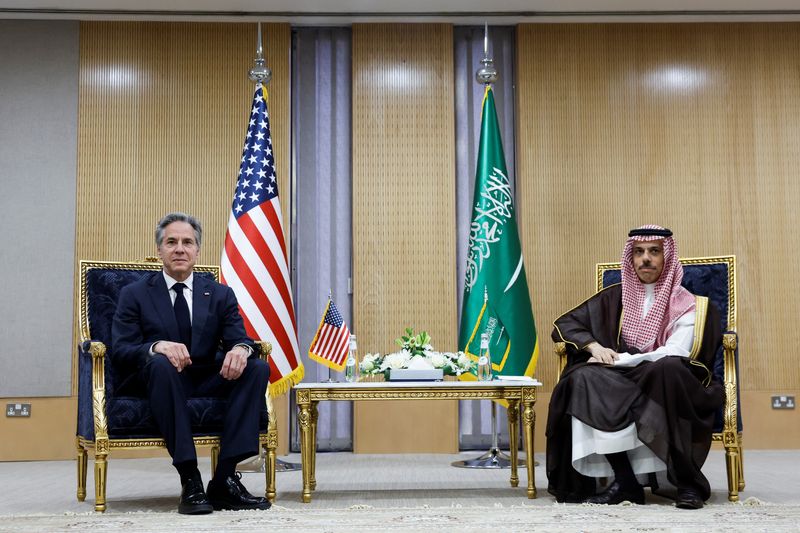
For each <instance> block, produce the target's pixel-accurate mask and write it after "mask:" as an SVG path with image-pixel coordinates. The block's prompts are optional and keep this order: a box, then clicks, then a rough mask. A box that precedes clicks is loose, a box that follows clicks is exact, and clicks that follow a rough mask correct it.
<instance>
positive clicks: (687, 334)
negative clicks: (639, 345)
mask: <svg viewBox="0 0 800 533" xmlns="http://www.w3.org/2000/svg"><path fill="white" fill-rule="evenodd" d="M695 315H696V313H695V312H694V311H690V312H688V313H686V314H684V315H683V316H682V317H680V318H679V319H678V320H676V321H675V326H674V327H673V329H672V335H670V336H669V338H668V339H667V342H666V344H664V346H660V347H659V348H657V349H655V350H653V351H652V352H645V353H637V354H629V353H627V352H623V353H621V354H619V359H618V360H616V361H614V366H626V367H627V366H636V365H638V364H639V363H641V362H642V361H656V360H658V359H661V358H662V357H666V356H668V355H678V356H681V357H689V354H690V353H691V352H692V345H693V344H694V321H695Z"/></svg>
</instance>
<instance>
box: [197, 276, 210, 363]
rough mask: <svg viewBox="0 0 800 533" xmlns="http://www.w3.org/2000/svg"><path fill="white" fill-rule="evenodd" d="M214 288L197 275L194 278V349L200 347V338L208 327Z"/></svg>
mask: <svg viewBox="0 0 800 533" xmlns="http://www.w3.org/2000/svg"><path fill="white" fill-rule="evenodd" d="M213 289H214V288H213V287H212V286H211V284H210V283H208V281H207V280H206V279H204V278H202V277H200V276H198V275H197V273H196V272H195V276H194V287H193V291H192V348H193V349H197V348H198V347H199V342H200V338H201V336H202V335H203V328H205V326H206V319H207V318H208V307H209V305H210V304H211V294H212V293H213Z"/></svg>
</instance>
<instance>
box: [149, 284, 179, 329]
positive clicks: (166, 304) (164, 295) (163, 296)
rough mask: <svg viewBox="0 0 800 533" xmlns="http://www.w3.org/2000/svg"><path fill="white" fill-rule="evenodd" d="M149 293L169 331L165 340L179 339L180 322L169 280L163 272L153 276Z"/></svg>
mask: <svg viewBox="0 0 800 533" xmlns="http://www.w3.org/2000/svg"><path fill="white" fill-rule="evenodd" d="M149 293H150V300H151V301H152V302H153V307H155V309H156V312H157V313H158V316H159V318H160V319H161V323H162V324H163V325H164V328H165V329H166V331H167V337H168V338H167V339H164V340H171V341H177V340H178V339H179V338H180V334H179V333H178V322H177V321H176V320H175V311H174V310H173V308H172V299H171V298H170V296H169V289H167V282H166V281H164V276H163V275H162V274H161V272H159V273H158V274H156V275H154V276H153V277H152V278H151V280H150V286H149Z"/></svg>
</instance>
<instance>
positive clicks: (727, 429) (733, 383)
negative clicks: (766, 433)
mask: <svg viewBox="0 0 800 533" xmlns="http://www.w3.org/2000/svg"><path fill="white" fill-rule="evenodd" d="M738 344H739V337H738V335H737V334H736V332H735V331H726V332H725V333H724V334H723V335H722V350H723V352H722V357H723V365H724V366H723V376H724V377H723V379H724V386H725V408H724V412H723V425H722V438H723V443H724V444H731V445H733V444H735V443H736V437H737V433H738V420H737V417H738V413H739V409H738V403H739V394H738V392H739V385H738V382H737V379H738V378H737V375H736V366H737V365H736V355H737V353H738V352H737V347H738Z"/></svg>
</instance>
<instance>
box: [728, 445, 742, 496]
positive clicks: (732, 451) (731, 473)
mask: <svg viewBox="0 0 800 533" xmlns="http://www.w3.org/2000/svg"><path fill="white" fill-rule="evenodd" d="M737 448H738V446H737V445H736V443H733V444H731V445H726V446H725V466H726V470H727V472H728V500H730V501H732V502H738V501H739V479H738V478H739V468H740V467H739V462H740V461H741V457H739V452H738V449H737Z"/></svg>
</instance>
